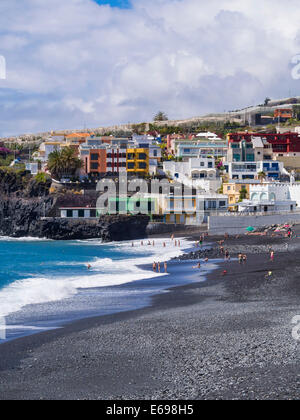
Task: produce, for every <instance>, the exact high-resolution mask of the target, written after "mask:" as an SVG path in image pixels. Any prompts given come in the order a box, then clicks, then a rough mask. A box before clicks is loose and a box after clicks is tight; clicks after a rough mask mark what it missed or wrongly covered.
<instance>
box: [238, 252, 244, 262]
mask: <svg viewBox="0 0 300 420" xmlns="http://www.w3.org/2000/svg"><path fill="white" fill-rule="evenodd" d="M238 258H239V263H240V264H242V263H243V255H242V254H239V257H238Z"/></svg>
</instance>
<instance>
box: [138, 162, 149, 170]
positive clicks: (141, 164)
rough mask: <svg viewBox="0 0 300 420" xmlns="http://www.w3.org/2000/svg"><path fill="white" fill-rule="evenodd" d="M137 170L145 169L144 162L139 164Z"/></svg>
mask: <svg viewBox="0 0 300 420" xmlns="http://www.w3.org/2000/svg"><path fill="white" fill-rule="evenodd" d="M139 169H147V164H146V163H145V162H140V163H139Z"/></svg>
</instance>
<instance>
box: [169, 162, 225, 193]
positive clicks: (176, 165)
mask: <svg viewBox="0 0 300 420" xmlns="http://www.w3.org/2000/svg"><path fill="white" fill-rule="evenodd" d="M163 170H164V172H165V173H166V174H167V175H169V176H170V177H171V178H172V179H174V180H176V181H179V182H182V183H183V184H185V185H187V186H189V187H194V188H198V189H203V190H205V191H207V192H209V191H214V192H216V191H217V190H218V189H220V187H221V185H222V181H221V178H219V177H217V170H216V168H215V159H214V158H190V159H189V160H188V161H187V162H175V161H168V162H164V163H163Z"/></svg>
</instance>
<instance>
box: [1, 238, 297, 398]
mask: <svg viewBox="0 0 300 420" xmlns="http://www.w3.org/2000/svg"><path fill="white" fill-rule="evenodd" d="M217 239H218V238H209V239H208V240H209V242H211V241H212V242H215V241H216V240H217ZM219 239H220V238H219ZM286 243H287V242H286V239H285V238H270V237H267V238H266V237H254V236H253V237H246V236H245V237H242V238H239V239H235V238H231V239H230V240H229V241H228V242H227V244H226V245H228V247H229V248H230V249H231V250H232V251H233V253H232V257H235V256H236V254H237V251H238V250H244V249H245V248H246V249H247V250H248V252H249V255H248V262H247V264H246V266H243V267H241V266H240V265H239V264H238V262H237V261H232V262H230V263H225V264H226V269H227V272H228V273H227V274H226V276H222V273H223V268H222V267H220V266H218V268H217V269H216V270H215V271H214V272H212V273H211V274H209V275H208V278H207V281H205V282H200V283H196V282H191V283H189V284H186V285H184V286H179V287H175V288H171V289H170V290H169V291H168V293H162V294H159V295H156V296H154V297H152V304H151V306H149V307H146V308H143V309H138V310H135V311H128V312H122V313H118V314H114V315H108V316H102V317H96V318H89V319H83V320H80V321H76V322H74V323H71V324H69V325H66V326H65V327H64V328H62V329H60V330H53V331H48V332H43V333H39V334H35V335H33V336H28V337H24V338H21V339H17V340H14V341H11V342H8V343H3V344H2V345H1V346H0V372H1V374H0V399H123V398H126V399H148V398H149V399H150V398H151V399H227V398H228V399H272V398H279V399H297V398H298V397H299V392H298V389H299V380H298V369H299V368H298V366H299V365H298V362H299V343H298V342H296V341H295V340H293V338H292V335H291V330H292V325H291V321H292V318H293V316H296V315H299V313H300V309H299V294H300V290H299V283H298V282H297V280H296V273H297V261H296V260H295V258H294V257H293V255H294V254H295V252H296V251H295V249H298V245H299V242H298V239H297V238H295V239H294V240H292V241H290V242H289V243H288V247H290V249H291V251H289V250H287V249H286ZM270 246H271V247H273V248H275V249H276V253H275V255H276V257H275V261H274V263H272V264H273V265H272V273H273V274H272V279H268V278H266V274H267V273H268V272H269V271H270V261H269V256H268V248H269V247H270ZM196 257H197V255H196ZM283 263H284V264H283ZM179 264H180V263H179ZM287 264H288V266H289V271H288V273H285V271H284V266H287ZM274 336H275V337H276V340H274ZM36 377H38V379H35V380H34V378H36ZM20 378H22V380H21V381H20ZM78 378H79V379H78ZM83 381H84V385H83ZM19 382H20V383H19Z"/></svg>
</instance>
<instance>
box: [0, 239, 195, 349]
mask: <svg viewBox="0 0 300 420" xmlns="http://www.w3.org/2000/svg"><path fill="white" fill-rule="evenodd" d="M163 242H166V244H167V246H166V247H163ZM191 247H192V244H191V243H189V242H188V241H185V240H182V241H181V248H178V247H175V246H174V244H173V243H172V241H171V240H170V239H167V240H163V239H160V240H156V242H155V247H153V246H152V244H151V245H150V246H149V245H148V241H147V240H145V241H144V245H143V246H142V245H141V242H140V241H135V242H134V247H132V242H130V243H129V242H121V243H111V244H102V243H101V242H100V241H99V240H88V241H63V242H58V241H48V240H36V239H32V238H26V239H25V238H24V239H18V240H16V239H10V238H6V237H5V238H3V237H2V238H0V261H1V265H0V340H1V338H2V341H3V338H4V337H3V336H4V333H3V331H5V338H6V339H12V338H16V337H19V336H22V335H26V334H31V333H33V332H38V331H41V330H45V329H49V328H57V327H59V326H61V325H63V324H64V323H66V322H70V321H74V320H76V319H81V318H85V317H92V316H98V315H105V314H111V313H115V312H122V311H127V310H131V309H137V308H141V307H144V306H146V305H148V304H149V302H150V298H151V296H152V295H154V294H157V293H159V292H163V291H164V290H165V289H167V288H169V287H172V286H176V285H179V284H184V283H186V282H188V281H189V280H188V277H187V276H186V275H185V273H184V271H183V273H182V276H178V275H177V276H172V275H170V273H171V274H172V272H173V271H174V270H175V268H174V267H173V263H169V265H168V274H165V273H161V274H159V273H153V271H151V269H149V267H151V265H152V263H153V262H154V261H156V262H158V261H160V262H162V263H163V262H164V261H169V260H170V259H171V258H172V257H175V256H178V255H180V254H182V253H183V252H184V251H185V250H189V249H191ZM88 265H90V269H88ZM162 271H164V270H163V269H162ZM175 271H176V272H177V274H178V267H177V268H176V270H175ZM198 281H199V280H198ZM1 325H2V327H1ZM1 328H2V330H1ZM1 331H2V332H1ZM1 335H2V337H1Z"/></svg>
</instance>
